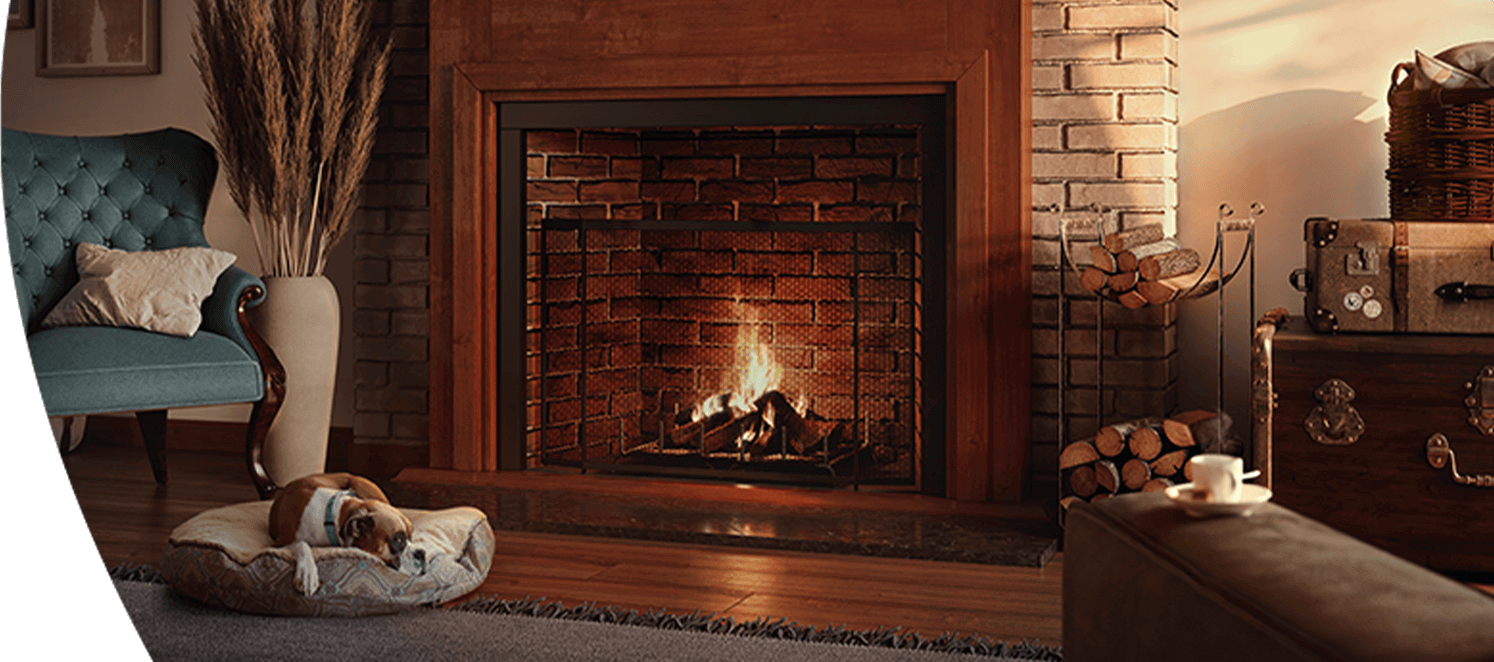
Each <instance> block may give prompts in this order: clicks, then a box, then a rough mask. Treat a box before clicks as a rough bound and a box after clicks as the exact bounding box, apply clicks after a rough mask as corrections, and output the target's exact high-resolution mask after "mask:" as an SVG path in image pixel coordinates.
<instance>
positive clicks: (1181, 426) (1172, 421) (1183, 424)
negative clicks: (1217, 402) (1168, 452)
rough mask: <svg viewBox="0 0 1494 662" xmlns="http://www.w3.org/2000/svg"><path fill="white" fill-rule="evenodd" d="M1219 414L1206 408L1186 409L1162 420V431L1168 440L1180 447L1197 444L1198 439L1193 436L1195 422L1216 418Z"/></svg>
mask: <svg viewBox="0 0 1494 662" xmlns="http://www.w3.org/2000/svg"><path fill="white" fill-rule="evenodd" d="M1216 415H1217V414H1215V413H1214V412H1211V411H1208V410H1204V409H1194V410H1191V411H1185V412H1183V413H1181V414H1178V415H1176V416H1173V417H1172V418H1169V419H1167V420H1165V421H1162V432H1163V434H1164V435H1166V437H1167V441H1169V442H1171V443H1172V445H1174V446H1178V447H1180V448H1184V447H1188V446H1195V445H1197V444H1198V440H1197V439H1195V438H1194V437H1193V426H1194V425H1195V424H1198V423H1201V422H1203V421H1207V420H1209V419H1211V418H1214V417H1215V416H1216Z"/></svg>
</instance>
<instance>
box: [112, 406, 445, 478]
mask: <svg viewBox="0 0 1494 662" xmlns="http://www.w3.org/2000/svg"><path fill="white" fill-rule="evenodd" d="M246 427H247V424H246V423H229V422H226V421H194V420H188V419H176V418H173V419H171V421H170V422H168V423H167V425H166V450H168V451H170V450H184V451H209V452H216V453H238V454H243V452H244V435H245V434H246V433H247V429H246ZM83 443H84V444H98V445H101V446H128V447H132V448H139V449H141V452H144V450H145V440H144V439H142V438H141V436H140V426H139V425H138V424H136V423H135V417H134V416H90V417H88V427H87V428H85V430H84V432H83ZM352 445H353V429H352V428H349V427H336V426H334V427H332V428H331V429H329V430H328V431H327V470H328V471H353V469H351V468H350V467H349V464H348V458H349V452H348V449H349V447H351V446H352ZM422 450H423V449H422ZM423 463H424V460H423V459H422V464H423ZM355 473H356V472H355ZM395 473H398V470H396V471H395ZM391 475H393V474H391Z"/></svg>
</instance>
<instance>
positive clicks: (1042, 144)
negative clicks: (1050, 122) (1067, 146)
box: [1032, 126, 1063, 151]
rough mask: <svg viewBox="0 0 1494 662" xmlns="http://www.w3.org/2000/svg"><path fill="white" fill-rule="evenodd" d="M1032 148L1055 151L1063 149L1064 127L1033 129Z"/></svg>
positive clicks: (1035, 127) (1038, 127) (1039, 127)
mask: <svg viewBox="0 0 1494 662" xmlns="http://www.w3.org/2000/svg"><path fill="white" fill-rule="evenodd" d="M1032 148H1033V149H1036V150H1042V149H1046V150H1054V151H1057V150H1061V149H1063V127H1062V126H1034V127H1032Z"/></svg>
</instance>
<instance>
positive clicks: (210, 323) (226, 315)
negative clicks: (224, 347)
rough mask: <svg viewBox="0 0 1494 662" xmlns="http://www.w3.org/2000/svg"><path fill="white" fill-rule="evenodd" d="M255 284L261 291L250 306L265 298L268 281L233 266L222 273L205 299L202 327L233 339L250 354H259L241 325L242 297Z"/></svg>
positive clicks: (250, 302)
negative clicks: (266, 282)
mask: <svg viewBox="0 0 1494 662" xmlns="http://www.w3.org/2000/svg"><path fill="white" fill-rule="evenodd" d="M254 286H259V290H260V295H259V296H258V297H256V298H254V299H252V300H250V301H249V303H248V306H249V307H253V306H257V305H259V304H260V302H261V301H264V299H265V295H264V291H265V283H264V281H262V280H260V279H259V277H258V276H255V275H254V274H251V273H249V272H247V271H244V270H243V269H240V268H238V267H237V266H229V267H228V269H227V270H225V271H224V272H223V273H222V274H220V275H219V276H218V282H217V283H215V284H214V285H213V294H212V296H209V297H208V298H207V299H206V300H204V301H203V302H202V328H203V329H206V330H208V331H212V332H213V333H216V334H219V335H222V336H226V337H228V338H230V339H232V340H233V341H234V342H236V343H238V344H239V346H240V347H242V348H244V351H245V352H247V353H248V354H249V355H250V356H255V351H254V345H253V344H252V343H250V342H249V337H248V336H246V335H245V334H244V329H243V327H241V326H240V325H239V297H240V296H241V295H242V294H243V292H244V290H246V289H249V288H250V287H254Z"/></svg>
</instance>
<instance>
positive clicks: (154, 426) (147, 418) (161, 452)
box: [135, 409, 166, 485]
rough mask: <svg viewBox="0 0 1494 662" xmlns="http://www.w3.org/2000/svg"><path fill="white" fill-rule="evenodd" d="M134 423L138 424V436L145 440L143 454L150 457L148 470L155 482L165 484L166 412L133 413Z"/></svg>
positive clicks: (156, 410) (158, 410) (160, 410)
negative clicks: (153, 475)
mask: <svg viewBox="0 0 1494 662" xmlns="http://www.w3.org/2000/svg"><path fill="white" fill-rule="evenodd" d="M135 421H136V422H138V423H139V424H140V436H141V437H144V438H145V454H146V455H148V456H150V470H151V472H152V473H154V474H155V475H156V482H157V483H160V484H162V485H165V484H166V410H165V409H154V410H151V411H137V412H135Z"/></svg>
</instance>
